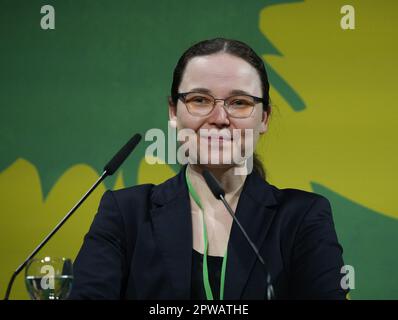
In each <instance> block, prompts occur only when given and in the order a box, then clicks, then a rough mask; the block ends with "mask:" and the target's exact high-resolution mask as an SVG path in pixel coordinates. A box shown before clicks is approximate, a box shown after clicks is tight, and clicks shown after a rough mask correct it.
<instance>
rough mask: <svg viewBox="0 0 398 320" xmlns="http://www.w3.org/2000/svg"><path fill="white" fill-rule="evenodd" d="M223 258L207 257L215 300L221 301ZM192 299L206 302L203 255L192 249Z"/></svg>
mask: <svg viewBox="0 0 398 320" xmlns="http://www.w3.org/2000/svg"><path fill="white" fill-rule="evenodd" d="M222 261H223V257H217V256H209V255H207V268H208V271H209V282H210V286H211V290H212V292H213V298H214V300H219V299H220V280H221V268H222ZM191 299H195V300H206V292H205V287H204V284H203V254H201V253H200V252H198V251H196V250H195V249H192V276H191Z"/></svg>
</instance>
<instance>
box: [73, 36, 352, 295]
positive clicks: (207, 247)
mask: <svg viewBox="0 0 398 320" xmlns="http://www.w3.org/2000/svg"><path fill="white" fill-rule="evenodd" d="M269 100H270V99H269V83H268V78H267V74H266V70H265V67H264V63H263V61H262V59H261V58H260V57H258V56H257V54H256V53H255V52H254V51H253V50H252V49H251V48H250V47H249V46H247V45H246V44H244V43H242V42H239V41H236V40H228V39H222V38H217V39H212V40H206V41H202V42H199V43H197V44H195V45H194V46H192V47H191V48H189V49H188V50H187V51H186V52H185V53H184V54H183V55H182V57H181V58H180V60H179V61H178V64H177V66H176V68H175V70H174V77H173V84H172V88H171V97H170V98H169V116H170V123H171V124H172V125H173V126H175V127H176V128H177V130H179V132H181V131H182V130H184V129H190V131H189V132H191V135H190V136H189V135H188V137H191V138H192V137H194V139H189V141H190V142H187V143H188V144H189V143H190V145H189V146H190V147H191V148H190V149H189V148H188V149H189V150H190V151H191V152H190V153H189V152H188V153H187V156H188V161H189V164H188V165H187V166H184V167H183V168H182V170H181V171H180V173H179V174H178V175H176V176H175V177H173V178H171V179H170V180H168V181H166V182H164V183H162V184H160V185H157V186H154V185H150V184H147V185H139V186H135V187H131V188H126V189H123V190H118V191H113V192H112V191H107V192H106V193H105V194H104V196H103V198H102V200H101V204H100V207H99V211H98V214H97V215H96V217H95V219H94V222H93V224H92V226H91V228H90V230H89V232H88V234H87V235H86V237H85V240H84V244H83V246H82V248H81V250H80V252H79V255H78V257H77V259H76V261H75V264H74V273H75V279H74V284H73V290H72V293H71V296H70V298H71V299H266V298H267V297H268V296H267V289H269V286H268V285H267V275H268V274H269V275H270V280H271V284H272V288H273V291H274V295H273V297H274V298H276V299H345V296H346V293H347V292H346V291H345V290H343V289H342V287H341V285H340V282H341V278H342V274H340V270H341V268H342V266H343V260H342V248H341V246H340V245H339V243H338V240H337V236H336V232H335V229H334V224H333V219H332V213H331V207H330V204H329V201H328V200H327V199H326V198H324V197H323V196H321V195H318V194H315V193H310V192H305V191H301V190H296V189H278V188H277V187H275V186H273V185H270V184H269V183H268V182H267V181H266V179H265V175H264V171H263V170H262V168H261V165H259V162H258V161H257V160H255V161H254V170H253V171H252V172H250V171H251V170H250V165H249V166H246V168H247V169H248V170H247V173H246V174H242V172H241V171H238V170H237V169H238V166H241V164H242V163H245V164H247V163H250V159H251V156H252V153H253V150H254V148H255V145H256V143H257V141H258V138H259V136H260V135H262V134H264V133H265V132H266V131H267V129H268V123H269V116H270V113H271V107H270V103H269ZM236 132H238V133H237V134H235V133H236ZM243 142H244V143H243ZM246 142H249V144H246ZM250 142H251V143H250ZM236 147H237V148H236ZM192 150H193V152H192ZM242 153H243V154H245V156H244V157H242V158H241V159H240V161H230V160H231V158H232V159H236V157H235V156H236V155H237V154H240V155H242ZM212 157H213V158H217V157H218V159H216V161H213V160H214V159H213V158H212ZM238 158H239V157H238ZM242 159H243V160H245V161H243V160H242ZM204 169H207V170H209V171H210V172H211V173H213V175H214V176H215V177H216V178H217V180H218V181H219V182H220V184H221V186H222V188H223V189H224V191H225V199H226V201H227V202H228V203H229V204H230V206H231V207H232V209H233V211H234V212H235V216H236V218H237V219H238V220H239V221H240V224H241V225H242V226H243V227H244V229H245V231H246V232H247V234H248V236H249V238H250V239H251V240H252V241H253V243H254V244H255V246H256V247H257V248H258V249H259V254H260V256H261V257H262V258H263V259H264V260H265V262H266V267H264V266H263V264H261V263H260V261H259V258H258V257H257V256H256V254H255V252H254V250H253V248H252V247H251V246H250V245H249V243H248V241H247V240H246V238H245V237H244V235H243V233H242V231H241V230H240V229H239V228H238V226H237V224H236V223H233V218H232V216H231V215H230V214H229V213H228V211H227V210H226V208H225V207H224V205H223V203H222V202H221V201H219V200H217V199H216V198H215V197H214V196H213V194H212V193H211V192H210V190H209V189H208V187H207V185H206V183H205V181H204V179H203V176H202V171H203V170H204ZM268 292H269V290H268Z"/></svg>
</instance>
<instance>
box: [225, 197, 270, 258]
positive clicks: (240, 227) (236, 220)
mask: <svg viewBox="0 0 398 320" xmlns="http://www.w3.org/2000/svg"><path fill="white" fill-rule="evenodd" d="M220 199H221V201H222V202H223V203H224V206H225V207H226V208H227V210H228V212H229V214H230V215H231V216H232V218H233V219H234V221H235V222H236V224H237V225H238V227H239V229H240V230H241V231H242V233H243V235H244V236H245V238H246V240H247V242H249V244H250V246H251V247H252V248H253V250H254V252H255V253H256V255H257V258H258V260H260V262H261V264H262V265H265V262H264V260H263V258H262V257H261V255H260V253H259V252H258V250H257V247H256V246H255V245H254V243H253V242H252V241H251V240H250V238H249V235H248V234H247V233H246V231H245V229H244V228H243V227H242V225H241V224H240V222H239V220H238V219H237V218H236V217H235V214H234V211H233V210H232V208H231V207H230V205H229V204H228V202H227V201H226V200H225V198H224V196H223V195H220Z"/></svg>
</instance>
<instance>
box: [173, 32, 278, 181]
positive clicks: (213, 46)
mask: <svg viewBox="0 0 398 320" xmlns="http://www.w3.org/2000/svg"><path fill="white" fill-rule="evenodd" d="M219 52H225V53H228V54H231V55H233V56H236V57H239V58H241V59H243V60H245V61H246V62H248V63H249V64H250V65H251V66H252V67H253V68H254V69H256V70H257V72H258V75H259V77H260V80H261V90H262V94H263V99H264V101H265V103H263V110H264V111H266V112H267V114H268V115H269V114H270V112H271V108H270V98H269V82H268V76H267V72H266V70H265V66H264V62H263V60H262V59H261V58H260V57H259V56H258V55H257V54H256V53H255V52H254V50H253V49H252V48H251V47H250V46H248V45H247V44H246V43H244V42H241V41H238V40H233V39H225V38H215V39H210V40H204V41H200V42H198V43H196V44H194V45H193V46H191V47H190V48H188V49H187V50H186V51H185V52H184V53H183V54H182V56H181V57H180V59H179V60H178V62H177V65H176V67H175V68H174V73H173V83H172V85H171V97H170V98H169V100H170V103H172V104H173V105H174V106H176V105H177V102H178V96H177V94H178V88H179V86H180V84H181V81H182V77H183V74H184V71H185V68H186V66H187V64H188V62H189V61H190V60H191V59H192V58H194V57H198V56H207V55H210V54H215V53H219ZM253 169H254V170H255V171H256V172H257V173H258V174H259V175H260V176H261V177H263V178H264V179H266V172H265V169H264V167H263V165H262V163H261V161H260V160H259V159H258V157H257V156H256V155H254V159H253Z"/></svg>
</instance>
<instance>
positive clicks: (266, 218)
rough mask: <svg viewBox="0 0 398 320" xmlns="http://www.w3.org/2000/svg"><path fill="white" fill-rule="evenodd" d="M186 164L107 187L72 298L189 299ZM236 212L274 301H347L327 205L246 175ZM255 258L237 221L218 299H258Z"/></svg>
mask: <svg viewBox="0 0 398 320" xmlns="http://www.w3.org/2000/svg"><path fill="white" fill-rule="evenodd" d="M184 174H185V173H184V170H181V171H180V173H179V174H178V175H176V176H175V177H173V178H171V179H169V180H167V181H166V182H164V183H162V184H160V185H157V186H154V185H152V184H145V185H138V186H134V187H130V188H126V189H122V190H118V191H106V192H105V194H104V195H103V197H102V200H101V203H100V206H99V209H98V213H97V215H96V216H95V218H94V221H93V223H92V225H91V228H90V230H89V232H88V233H87V235H86V236H85V239H84V243H83V246H82V248H81V250H80V252H79V254H78V256H77V258H76V261H75V263H74V283H73V288H72V292H71V295H70V299H190V295H191V288H190V286H191V263H192V221H191V208H190V200H189V193H188V189H187V186H186V182H185V176H184ZM236 217H237V218H238V219H239V220H240V223H241V224H242V225H243V226H244V228H245V229H246V231H247V233H248V235H249V236H250V238H251V239H252V240H253V242H254V243H255V244H256V246H257V247H258V248H259V250H260V254H261V255H262V257H263V258H264V260H265V261H266V263H267V265H268V268H269V271H270V273H271V276H272V282H273V285H274V290H275V296H276V298H277V299H344V298H345V296H346V293H347V292H346V291H344V290H343V289H342V288H341V285H340V281H341V278H342V276H343V274H341V273H340V270H341V267H342V266H343V259H342V252H343V250H342V247H341V246H340V244H339V243H338V240H337V236H336V232H335V229H334V223H333V219H332V213H331V207H330V204H329V201H328V200H327V199H326V198H325V197H323V196H321V195H318V194H315V193H311V192H306V191H302V190H297V189H278V188H277V187H275V186H273V185H270V184H269V183H268V182H266V181H264V180H263V179H262V178H261V177H260V176H259V175H258V174H257V173H255V172H253V173H251V174H250V175H249V176H248V177H247V179H246V181H245V184H244V186H243V190H242V193H241V196H240V198H239V202H238V207H237V210H236ZM265 298H266V276H265V272H264V269H263V267H262V265H261V263H260V262H259V261H258V260H257V258H256V255H255V254H254V252H253V250H252V249H251V247H250V246H249V244H248V243H247V241H246V239H245V238H244V237H243V235H242V233H241V231H240V229H239V228H238V226H237V225H236V224H235V223H234V224H233V225H232V228H231V234H230V238H229V243H228V260H227V271H226V280H225V293H224V299H226V300H227V299H231V300H235V299H265Z"/></svg>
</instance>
